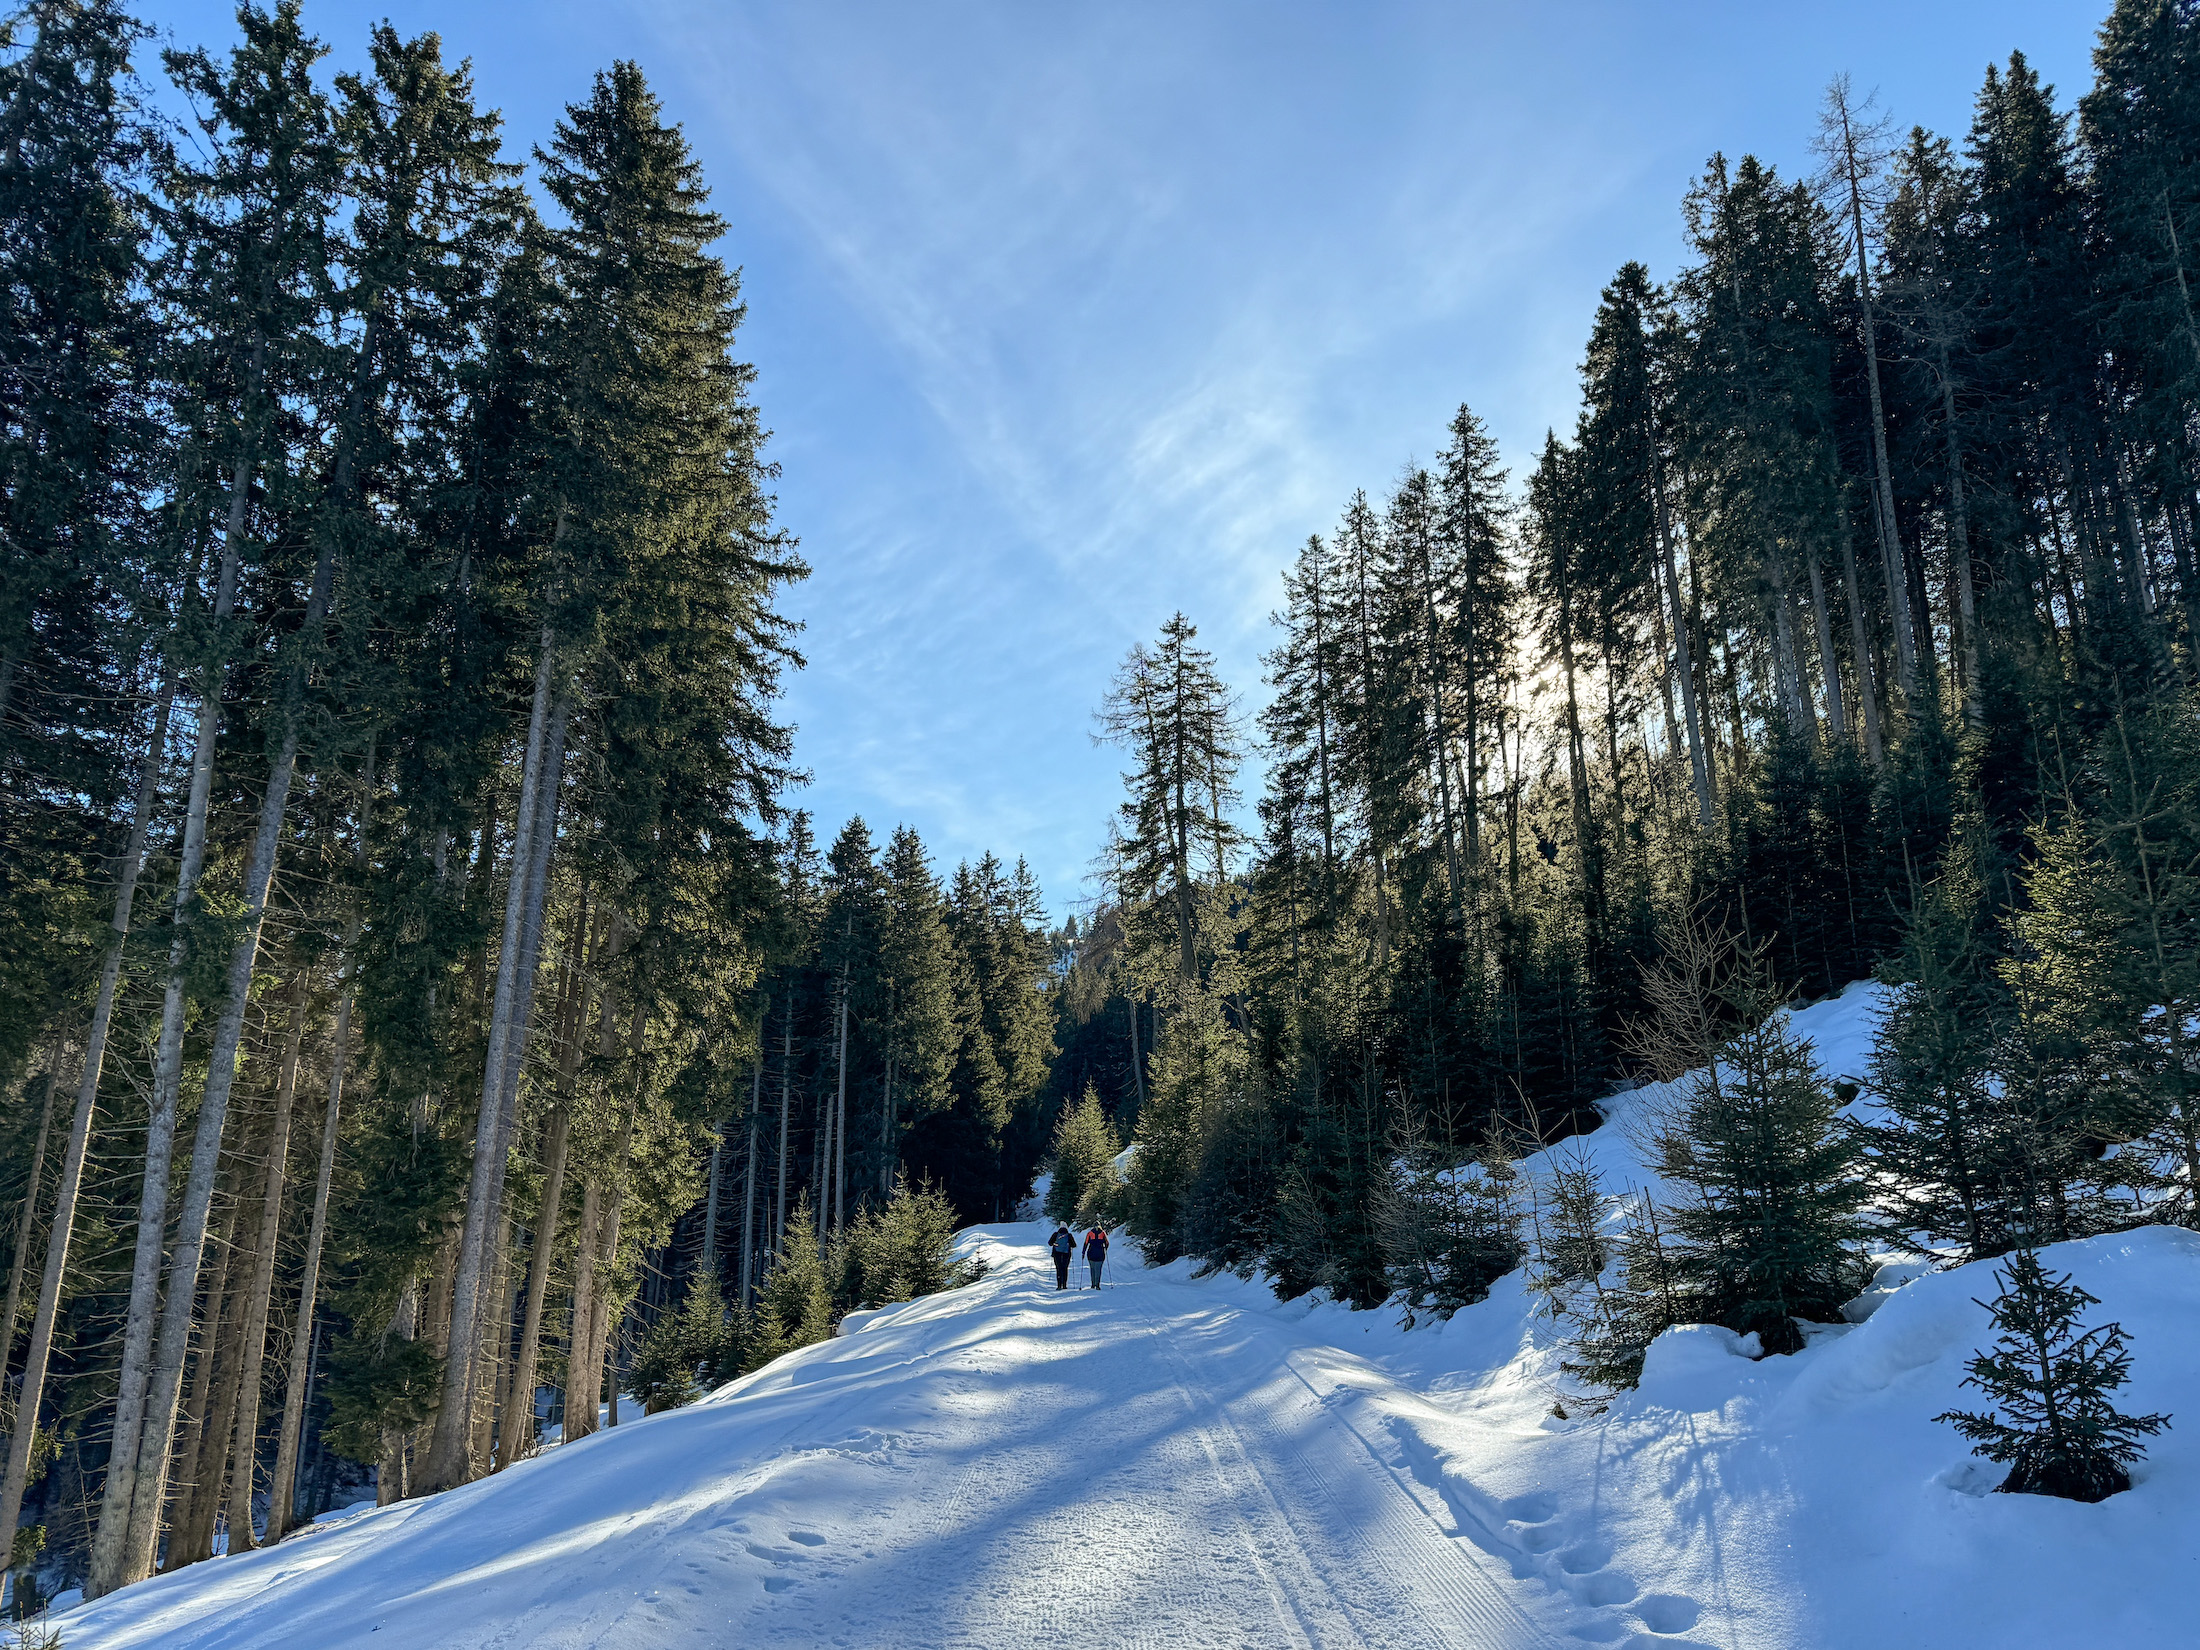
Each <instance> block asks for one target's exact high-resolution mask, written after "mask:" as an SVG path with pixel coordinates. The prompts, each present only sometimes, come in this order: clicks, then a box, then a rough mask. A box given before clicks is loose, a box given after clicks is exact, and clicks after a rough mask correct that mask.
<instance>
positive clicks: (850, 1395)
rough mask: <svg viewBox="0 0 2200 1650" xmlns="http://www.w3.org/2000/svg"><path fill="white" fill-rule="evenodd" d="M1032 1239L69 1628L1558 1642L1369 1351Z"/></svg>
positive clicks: (77, 1637)
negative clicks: (826, 1328)
mask: <svg viewBox="0 0 2200 1650" xmlns="http://www.w3.org/2000/svg"><path fill="white" fill-rule="evenodd" d="M1041 1237H1042V1233H1041V1231H1040V1229H1038V1228H1034V1227H1004V1228H993V1229H991V1230H989V1231H981V1232H977V1233H972V1234H968V1235H966V1240H965V1241H966V1242H977V1243H980V1244H982V1245H983V1246H984V1248H985V1251H986V1253H987V1254H988V1257H989V1259H990V1260H991V1261H992V1263H993V1266H994V1268H995V1270H994V1271H993V1273H992V1274H991V1275H990V1276H988V1277H987V1278H986V1279H984V1280H983V1281H981V1282H980V1283H978V1284H977V1285H975V1286H973V1287H972V1288H970V1289H967V1290H962V1291H958V1292H956V1293H954V1294H951V1295H946V1296H939V1297H935V1298H933V1299H930V1300H925V1301H917V1302H913V1303H910V1304H909V1305H906V1306H902V1307H897V1308H891V1309H888V1310H887V1311H885V1312H883V1313H879V1314H875V1315H871V1316H869V1317H868V1318H867V1320H866V1321H863V1322H861V1323H859V1324H857V1325H855V1326H853V1332H852V1333H850V1334H847V1335H845V1336H843V1337H842V1338H841V1339H839V1340H836V1341H833V1342H831V1343H829V1344H827V1345H825V1346H821V1347H814V1348H811V1349H809V1350H807V1351H805V1352H803V1353H800V1354H797V1355H795V1356H794V1357H791V1358H788V1359H785V1360H782V1361H781V1362H780V1363H779V1364H776V1365H774V1366H773V1367H772V1368H771V1369H770V1370H767V1371H763V1372H760V1373H759V1374H758V1375H756V1376H753V1377H751V1378H749V1379H748V1380H747V1381H745V1382H742V1383H739V1384H738V1385H737V1386H736V1387H733V1388H728V1389H726V1390H724V1391H722V1392H721V1393H719V1394H717V1395H714V1397H713V1398H712V1399H711V1400H709V1401H708V1402H706V1403H703V1404H700V1405H697V1406H695V1407H693V1408H691V1409H687V1410H683V1411H679V1412H676V1413H674V1414H671V1415H666V1416H660V1417H656V1418H654V1419H650V1420H646V1421H642V1422H639V1423H631V1424H628V1425H622V1426H620V1427H618V1428H617V1429H615V1430H613V1431H610V1432H607V1433H603V1434H599V1435H598V1436H596V1437H594V1438H591V1439H587V1440H584V1441H582V1442H581V1443H579V1444H576V1445H574V1446H572V1447H570V1448H567V1449H559V1450H554V1451H551V1452H550V1453H549V1454H547V1455H546V1456H545V1457H543V1458H541V1459H539V1460H537V1461H534V1462H529V1463H526V1464H524V1465H522V1466H521V1467H519V1468H516V1469H514V1470H513V1471H512V1472H509V1473H506V1474H503V1475H501V1476H499V1477H497V1478H495V1479H491V1480H489V1481H487V1482H485V1483H482V1484H477V1485H473V1486H469V1487H468V1488H466V1489H463V1490H460V1491H457V1492H455V1493H453V1494H451V1495H447V1496H443V1497H439V1498H435V1499H432V1500H428V1501H421V1502H414V1503H409V1504H406V1505H403V1506H399V1507H392V1508H388V1509H384V1510H382V1511H380V1512H376V1513H369V1514H364V1515H361V1516H360V1517H357V1518H354V1519H350V1520H346V1521H344V1522H342V1523H340V1524H338V1525H336V1526H334V1527H332V1528H326V1529H323V1530H320V1531H317V1532H316V1533H314V1534H313V1535H310V1536H308V1537H305V1538H303V1539H300V1540H297V1541H294V1542H289V1543H285V1544H284V1545H283V1546H281V1547H279V1548H277V1549H276V1550H274V1551H272V1552H268V1553H259V1554H250V1555H246V1556H244V1557H241V1558H236V1559H224V1560H220V1561H216V1562H213V1563H209V1564H203V1565H200V1566H198V1567H197V1568H195V1569H192V1570H187V1571H184V1572H182V1573H181V1574H179V1575H177V1576H174V1577H172V1578H162V1579H157V1580H155V1581H152V1582H149V1583H146V1584H144V1585H143V1586H140V1587H135V1588H131V1589H128V1590H126V1591H125V1592H124V1593H122V1594H120V1595H117V1596H116V1597H114V1598H112V1599H109V1600H105V1601H103V1602H102V1603H101V1604H99V1605H96V1606H93V1607H91V1608H88V1609H85V1610H83V1611H80V1612H77V1613H75V1614H73V1615H72V1616H70V1617H68V1618H66V1619H65V1623H64V1625H65V1629H66V1633H67V1641H68V1643H69V1645H70V1650H124V1647H126V1646H129V1647H135V1646H147V1647H149V1646H154V1645H158V1646H161V1647H163V1650H216V1647H219V1650H247V1647H258V1646H275V1645H283V1646H297V1645H311V1646H327V1647H332V1650H333V1647H337V1646H370V1645H371V1646H376V1647H392V1646H407V1647H410V1646H431V1645H432V1646H450V1647H454V1650H455V1647H459V1646H465V1647H469V1650H474V1647H478V1650H525V1647H538V1646H539V1647H542V1650H596V1647H609V1650H645V1647H646V1650H659V1647H669V1646H683V1645H697V1646H702V1645H734V1644H739V1645H743V1646H750V1645H757V1646H811V1645H816V1646H828V1645H829V1646H850V1647H867V1646H881V1647H885V1646H940V1647H942V1650H949V1647H952V1650H996V1647H999V1650H1008V1647H1020V1646H1026V1645H1029V1646H1034V1647H1044V1650H1086V1647H1091V1650H1102V1647H1106V1650H1118V1647H1152V1650H1163V1647H1166V1650H1203V1647H1209V1646H1213V1647H1217V1650H1220V1647H1228V1650H1255V1647H1258V1650H1267V1647H1270V1646H1274V1647H1277V1650H1356V1647H1367V1650H1391V1647H1398V1650H1454V1647H1460V1650H1466V1647H1472V1650H1513V1647H1516V1646H1531V1645H1544V1644H1548V1643H1550V1642H1552V1640H1551V1639H1550V1638H1549V1637H1548V1636H1547V1634H1546V1633H1545V1631H1544V1630H1543V1627H1542V1626H1541V1625H1540V1624H1539V1623H1538V1622H1537V1621H1535V1620H1532V1619H1531V1618H1530V1617H1529V1616H1528V1615H1527V1614H1525V1613H1523V1610H1522V1608H1521V1606H1520V1604H1519V1603H1517V1602H1516V1598H1517V1597H1518V1589H1517V1588H1516V1587H1515V1586H1514V1585H1513V1583H1512V1581H1511V1577H1510V1575H1509V1574H1508V1573H1507V1570H1506V1566H1505V1565H1504V1564H1503V1563H1502V1562H1501V1560H1500V1559H1499V1558H1498V1557H1496V1556H1493V1555H1492V1554H1491V1553H1488V1552H1485V1551H1483V1550H1482V1549H1481V1548H1480V1547H1478V1546H1477V1545H1476V1544H1475V1543H1474V1542H1473V1541H1470V1540H1467V1539H1463V1538H1462V1537H1461V1535H1460V1534H1457V1533H1454V1531H1455V1528H1456V1526H1455V1521H1454V1519H1453V1516H1452V1514H1451V1512H1450V1511H1449V1510H1448V1508H1447V1505H1446V1503H1445V1501H1444V1500H1443V1499H1442V1497H1441V1496H1439V1495H1437V1494H1435V1493H1433V1492H1431V1491H1429V1490H1427V1489H1426V1488H1424V1487H1423V1486H1421V1485H1420V1484H1419V1483H1417V1482H1416V1480H1415V1478H1414V1476H1413V1472H1412V1468H1411V1463H1410V1462H1409V1460H1408V1459H1407V1456H1406V1454H1405V1453H1402V1452H1401V1448H1400V1445H1399V1443H1398V1442H1397V1441H1396V1440H1395V1439H1394V1438H1393V1437H1392V1435H1391V1433H1390V1432H1389V1431H1388V1430H1387V1429H1386V1428H1385V1427H1384V1425H1383V1423H1382V1421H1381V1418H1380V1416H1379V1414H1377V1412H1376V1410H1375V1409H1374V1407H1373V1406H1371V1404H1370V1403H1369V1399H1370V1397H1371V1396H1372V1395H1374V1394H1376V1393H1379V1392H1381V1391H1383V1390H1384V1389H1387V1388H1388V1387H1389V1383H1388V1381H1387V1380H1386V1378H1385V1377H1383V1376H1382V1375H1381V1374H1380V1373H1379V1372H1377V1371H1376V1370H1375V1369H1374V1368H1373V1367H1372V1366H1371V1365H1369V1364H1366V1363H1364V1362H1362V1361H1361V1360H1358V1359H1355V1358H1352V1357H1350V1356H1349V1355H1347V1354H1345V1353H1342V1352H1340V1351H1338V1350H1336V1349H1335V1348H1334V1347H1328V1346H1323V1345H1321V1344H1320V1343H1318V1342H1315V1341H1312V1340H1310V1339H1307V1338H1305V1337H1304V1336H1303V1335H1302V1334H1301V1333H1299V1332H1297V1331H1296V1330H1295V1329H1294V1327H1293V1326H1292V1325H1291V1324H1289V1323H1287V1322H1285V1321H1282V1320H1281V1319H1279V1318H1277V1317H1275V1316H1273V1315H1271V1314H1267V1313H1260V1312H1247V1311H1244V1310H1241V1309H1239V1308H1237V1307H1235V1306H1233V1305H1231V1304H1230V1303H1229V1302H1228V1300H1227V1299H1226V1298H1223V1295H1222V1292H1218V1291H1216V1290H1213V1289H1211V1288H1208V1287H1205V1286H1202V1285H1199V1284H1194V1283H1187V1282H1182V1281H1177V1280H1174V1279H1170V1278H1167V1277H1164V1276H1161V1275H1157V1274H1153V1273H1148V1272H1145V1271H1143V1270H1142V1269H1140V1268H1139V1267H1138V1266H1137V1265H1136V1263H1135V1260H1130V1261H1128V1263H1126V1264H1119V1265H1116V1266H1114V1267H1111V1273H1112V1277H1111V1283H1110V1287H1109V1288H1107V1289H1105V1290H1103V1291H1100V1292H1098V1293H1094V1292H1092V1291H1089V1290H1075V1289H1073V1290H1071V1291H1069V1292H1067V1293H1062V1294H1057V1293H1056V1292H1055V1289H1054V1284H1053V1276H1052V1272H1051V1269H1050V1268H1049V1267H1048V1266H1047V1264H1046V1261H1045V1258H1044V1255H1043V1252H1042V1249H1041ZM1126 1247H1127V1246H1118V1257H1119V1259H1121V1258H1122V1257H1123V1254H1124V1249H1125V1248H1126ZM1076 1270H1077V1275H1079V1276H1080V1277H1081V1276H1082V1274H1083V1268H1082V1267H1081V1266H1080V1267H1078V1268H1077V1269H1076Z"/></svg>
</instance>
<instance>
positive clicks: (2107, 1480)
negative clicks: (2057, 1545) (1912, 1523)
mask: <svg viewBox="0 0 2200 1650" xmlns="http://www.w3.org/2000/svg"><path fill="white" fill-rule="evenodd" d="M1995 1276H1996V1277H1998V1278H2000V1279H2001V1280H2002V1284H2003V1288H2002V1292H2001V1294H2000V1295H1999V1296H1998V1297H1996V1298H1995V1299H1994V1300H1993V1301H1992V1302H1987V1301H1980V1302H1979V1304H1980V1305H1981V1306H1984V1307H1985V1308H1986V1309H1987V1311H1989V1312H1991V1313H1992V1314H1993V1318H1994V1327H1995V1328H1997V1329H1999V1330H2000V1331H2001V1338H2000V1340H1999V1341H1998V1342H1997V1343H1996V1345H1995V1347H1994V1350H1992V1351H1991V1352H1981V1353H1979V1354H1978V1356H1976V1357H1975V1358H1973V1359H1972V1360H1971V1363H1970V1371H1971V1372H1970V1374H1969V1375H1967V1376H1966V1377H1965V1378H1964V1382H1963V1384H1964V1385H1965V1386H1971V1387H1977V1388H1978V1389H1979V1390H1980V1391H1981V1392H1984V1393H1985V1394H1986V1395H1987V1396H1988V1397H1990V1398H1992V1399H1993V1400H1994V1401H1995V1403H1996V1404H1997V1405H1998V1406H1999V1408H1997V1409H1995V1410H1990V1411H1988V1412H1987V1413H1985V1414H1983V1415H1982V1414H1977V1413H1973V1412H1970V1411H1965V1410H1953V1409H1952V1410H1948V1411H1946V1412H1945V1413H1943V1414H1940V1415H1936V1416H1935V1417H1934V1419H1935V1420H1936V1421H1946V1422H1948V1423H1949V1424H1950V1425H1951V1426H1953V1427H1954V1428H1955V1429H1956V1430H1957V1431H1958V1432H1960V1433H1962V1434H1963V1436H1964V1437H1966V1438H1969V1439H1971V1440H1972V1453H1973V1454H1975V1455H1983V1456H1985V1457H1986V1458H1987V1459H1988V1460H1989V1461H1996V1462H2004V1463H2007V1464H2008V1466H2009V1476H2008V1477H2007V1478H2006V1479H2004V1480H2003V1481H2002V1483H2001V1485H2000V1488H2001V1490H2003V1491H2004V1492H2006V1493H2008V1494H2012V1495H2059V1496H2062V1497H2064V1498H2066V1499H2068V1500H2071V1501H2103V1500H2106V1499H2107V1498H2108V1497H2109V1496H2112V1495H2114V1494H2116V1493H2117V1492H2118V1491H2119V1490H2127V1489H2129V1488H2131V1473H2130V1471H2129V1470H2128V1469H2129V1468H2130V1466H2131V1464H2132V1463H2133V1462H2135V1461H2139V1460H2143V1459H2144V1458H2145V1456H2146V1446H2145V1445H2144V1444H2142V1443H2141V1442H2140V1440H2141V1439H2142V1438H2151V1437H2153V1436H2154V1435H2155V1434H2156V1433H2159V1432H2161V1431H2163V1430H2164V1429H2165V1428H2166V1427H2168V1425H2169V1420H2170V1418H2169V1417H2168V1416H2167V1415H2125V1414H2122V1413H2120V1412H2119V1411H2118V1410H2117V1409H2116V1407H2115V1405H2114V1404H2112V1403H2111V1402H2110V1401H2109V1394H2111V1393H2112V1392H2114V1391H2115V1390H2116V1389H2117V1388H2118V1387H2120V1386H2122V1385H2123V1384H2124V1382H2125V1381H2126V1380H2127V1379H2129V1377H2130V1371H2131V1354H2130V1352H2129V1351H2128V1350H2127V1349H2126V1348H2125V1345H2124V1332H2123V1328H2122V1326H2121V1325H2119V1324H2113V1323H2108V1324H2100V1325H2097V1326H2096V1327H2094V1328H2092V1329H2085V1330H2081V1329H2079V1328H2078V1327H2077V1321H2078V1314H2079V1313H2081V1312H2082V1311H2084V1310H2085V1309H2086V1308H2087V1307H2089V1306H2098V1305H2099V1304H2100V1302H2099V1300H2098V1299H2096V1298H2095V1297H2094V1296H2092V1295H2090V1294H2088V1293H2086V1291H2085V1290H2083V1289H2081V1288H2079V1287H2078V1286H2077V1284H2075V1283H2074V1282H2072V1281H2071V1278H2070V1276H2069V1275H2068V1274H2065V1275H2064V1276H2062V1277H2060V1278H2056V1277H2050V1276H2049V1275H2048V1273H2047V1271H2046V1269H2045V1268H2043V1267H2042V1266H2041V1265H2040V1262H2039V1257H2038V1256H2037V1255H2036V1254H2034V1253H2033V1252H2032V1251H2030V1250H2028V1249H2020V1250H2018V1251H2016V1252H2015V1253H2014V1254H2012V1255H2011V1256H2010V1257H2009V1263H2008V1266H2007V1268H2006V1269H2005V1270H2001V1271H1997V1272H1996V1273H1995Z"/></svg>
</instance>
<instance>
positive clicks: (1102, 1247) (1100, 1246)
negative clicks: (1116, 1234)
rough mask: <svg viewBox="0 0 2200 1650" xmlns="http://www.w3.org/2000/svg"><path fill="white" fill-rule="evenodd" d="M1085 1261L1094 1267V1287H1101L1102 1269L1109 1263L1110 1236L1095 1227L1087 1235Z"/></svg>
mask: <svg viewBox="0 0 2200 1650" xmlns="http://www.w3.org/2000/svg"><path fill="white" fill-rule="evenodd" d="M1085 1259H1086V1261H1087V1262H1089V1263H1090V1264H1091V1266H1092V1286H1093V1288H1095V1289H1097V1288H1099V1287H1100V1268H1101V1267H1103V1266H1105V1265H1107V1263H1108V1234H1107V1233H1105V1232H1103V1231H1101V1230H1100V1228H1099V1227H1097V1226H1095V1227H1094V1228H1093V1229H1092V1230H1091V1231H1089V1232H1087V1233H1086V1234H1085Z"/></svg>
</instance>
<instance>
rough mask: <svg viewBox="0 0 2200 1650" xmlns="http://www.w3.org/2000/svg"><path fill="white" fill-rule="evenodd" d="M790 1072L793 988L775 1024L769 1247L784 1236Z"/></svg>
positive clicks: (791, 1104) (792, 1038) (792, 1050)
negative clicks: (774, 1164)
mask: <svg viewBox="0 0 2200 1650" xmlns="http://www.w3.org/2000/svg"><path fill="white" fill-rule="evenodd" d="M793 1071H794V989H793V987H792V986H791V985H790V986H789V987H788V990H787V1017H786V1019H784V1020H782V1021H781V1022H780V1026H779V1193H778V1205H777V1207H776V1208H775V1209H774V1210H773V1212H772V1247H773V1248H774V1249H777V1248H778V1246H779V1244H780V1242H781V1240H782V1239H784V1238H785V1237H786V1235H787V1130H788V1127H789V1121H790V1119H791V1118H792V1116H793V1109H792V1108H793V1099H792V1097H791V1095H790V1094H789V1083H790V1082H791V1080H792V1079H791V1074H792V1073H793Z"/></svg>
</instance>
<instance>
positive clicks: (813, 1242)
mask: <svg viewBox="0 0 2200 1650" xmlns="http://www.w3.org/2000/svg"><path fill="white" fill-rule="evenodd" d="M832 1332H833V1292H832V1283H831V1277H830V1273H829V1272H828V1270H827V1267H826V1261H825V1256H824V1253H823V1251H822V1250H821V1249H820V1248H819V1245H818V1232H817V1222H816V1221H815V1220H814V1219H813V1218H812V1217H811V1215H810V1202H809V1199H808V1198H807V1197H804V1198H803V1199H802V1200H801V1201H800V1202H799V1203H797V1204H796V1205H795V1209H794V1213H793V1214H792V1215H790V1216H789V1217H788V1219H787V1233H786V1236H785V1237H783V1238H782V1239H781V1240H780V1244H779V1251H778V1253H777V1254H775V1255H774V1256H773V1257H772V1266H771V1270H770V1271H769V1272H767V1273H766V1274H765V1276H764V1288H763V1292H762V1294H761V1296H760V1297H759V1299H758V1301H757V1345H758V1352H759V1357H758V1361H759V1362H763V1361H765V1360H768V1359H771V1358H776V1357H778V1356H779V1355H780V1354H781V1353H782V1352H792V1351H794V1350H795V1349H796V1348H797V1347H804V1346H811V1345H814V1344H815V1343H816V1342H818V1341H822V1340H825V1339H828V1338H829V1337H830V1336H831V1334H832Z"/></svg>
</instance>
